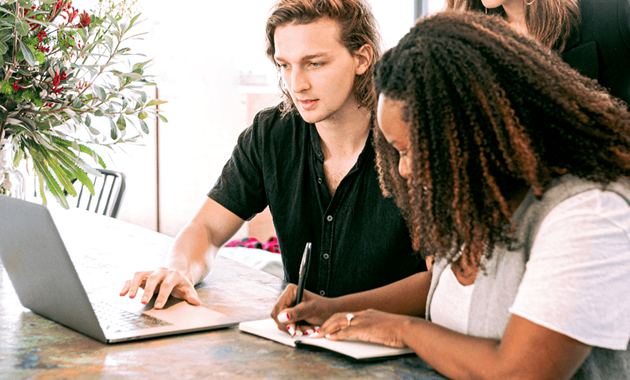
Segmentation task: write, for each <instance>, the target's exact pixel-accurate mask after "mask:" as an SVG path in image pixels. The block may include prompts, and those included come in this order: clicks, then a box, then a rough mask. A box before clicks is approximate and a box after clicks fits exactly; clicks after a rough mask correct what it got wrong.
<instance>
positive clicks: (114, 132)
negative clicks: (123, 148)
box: [109, 119, 118, 140]
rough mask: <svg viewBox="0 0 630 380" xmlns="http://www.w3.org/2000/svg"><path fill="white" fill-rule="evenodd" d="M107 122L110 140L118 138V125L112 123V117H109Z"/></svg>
mask: <svg viewBox="0 0 630 380" xmlns="http://www.w3.org/2000/svg"><path fill="white" fill-rule="evenodd" d="M109 124H110V127H111V130H110V136H111V138H112V140H116V139H117V138H118V127H116V123H114V120H112V119H109Z"/></svg>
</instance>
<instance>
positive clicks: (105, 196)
mask: <svg viewBox="0 0 630 380" xmlns="http://www.w3.org/2000/svg"><path fill="white" fill-rule="evenodd" d="M98 171H99V172H101V174H102V177H95V178H93V180H94V196H92V194H90V192H89V191H88V190H87V189H84V188H85V185H83V184H81V190H80V191H79V195H78V196H77V198H78V199H77V208H85V209H86V210H88V211H94V212H95V213H100V214H103V215H106V216H111V217H112V218H116V217H117V216H118V210H119V209H120V204H121V203H122V200H123V197H124V196H125V175H124V174H123V173H121V172H117V171H114V170H107V169H98ZM84 193H85V194H84Z"/></svg>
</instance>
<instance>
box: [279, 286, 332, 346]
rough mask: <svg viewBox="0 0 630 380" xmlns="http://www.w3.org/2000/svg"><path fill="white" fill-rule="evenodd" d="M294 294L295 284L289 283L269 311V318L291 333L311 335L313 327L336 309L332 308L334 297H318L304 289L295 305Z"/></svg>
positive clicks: (313, 330)
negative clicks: (300, 299) (300, 300)
mask: <svg viewBox="0 0 630 380" xmlns="http://www.w3.org/2000/svg"><path fill="white" fill-rule="evenodd" d="M296 294H297V286H296V285H294V284H289V286H287V288H286V289H285V291H284V293H283V294H282V296H280V299H279V300H278V302H277V303H276V305H275V306H274V308H273V310H272V311H271V318H273V319H274V320H275V321H276V324H277V325H278V328H279V329H280V330H283V331H287V332H288V333H289V334H291V335H296V334H298V335H302V334H304V335H313V333H315V331H316V329H315V327H319V326H320V325H321V324H322V323H324V321H326V320H327V319H328V318H329V317H330V316H331V315H333V314H334V313H335V312H336V311H337V310H335V309H334V302H335V301H334V298H325V297H320V296H318V295H316V294H315V293H311V292H309V291H307V290H305V291H304V293H303V295H302V302H300V303H299V304H298V305H295V297H296ZM297 322H301V324H297Z"/></svg>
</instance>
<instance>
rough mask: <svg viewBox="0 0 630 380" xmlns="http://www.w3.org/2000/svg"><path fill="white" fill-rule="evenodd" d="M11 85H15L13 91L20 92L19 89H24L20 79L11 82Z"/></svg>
mask: <svg viewBox="0 0 630 380" xmlns="http://www.w3.org/2000/svg"><path fill="white" fill-rule="evenodd" d="M11 87H13V91H15V92H18V90H23V89H24V87H22V86H20V82H19V81H15V82H13V83H11Z"/></svg>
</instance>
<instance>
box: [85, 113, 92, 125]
mask: <svg viewBox="0 0 630 380" xmlns="http://www.w3.org/2000/svg"><path fill="white" fill-rule="evenodd" d="M85 125H86V126H87V127H89V126H90V125H92V118H90V115H85Z"/></svg>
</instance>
